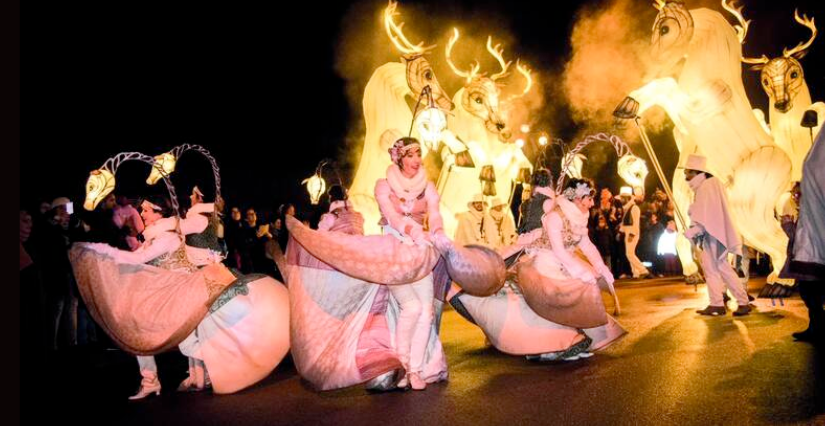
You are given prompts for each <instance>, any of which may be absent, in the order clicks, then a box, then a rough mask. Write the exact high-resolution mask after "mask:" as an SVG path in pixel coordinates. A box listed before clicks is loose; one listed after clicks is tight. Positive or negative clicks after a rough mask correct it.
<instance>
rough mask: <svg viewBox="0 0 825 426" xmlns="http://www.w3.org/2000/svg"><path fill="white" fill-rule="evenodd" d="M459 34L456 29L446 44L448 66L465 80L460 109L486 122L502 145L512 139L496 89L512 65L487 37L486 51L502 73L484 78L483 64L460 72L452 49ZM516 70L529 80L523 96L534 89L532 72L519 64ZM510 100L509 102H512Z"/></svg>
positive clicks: (502, 51)
mask: <svg viewBox="0 0 825 426" xmlns="http://www.w3.org/2000/svg"><path fill="white" fill-rule="evenodd" d="M458 37H459V33H458V29H457V28H453V35H452V37H450V41H449V43H447V50H446V54H447V64H448V65H449V66H450V68H451V69H452V70H453V72H454V73H455V74H456V75H458V76H459V77H462V78H464V79H465V81H466V82H465V84H464V94H463V96H462V98H461V106H462V107H464V109H465V110H467V112H469V113H470V114H472V115H474V116H476V117H478V119H480V120H482V121H483V122H484V126H485V127H486V128H487V130H488V131H489V132H491V133H494V134H497V135H498V137H499V139H500V140H501V141H502V142H507V140H509V139H510V136H512V132H511V131H510V129H509V128H508V127H507V121H506V118H505V114H504V112H503V105H502V104H503V103H504V100H502V99H500V97H501V92H500V90H499V87H498V86H497V84H496V82H497V80H499V79H501V78H503V77H505V76H506V75H507V70H508V68H509V67H510V64H511V63H512V62H506V61H505V60H504V57H503V56H502V55H503V53H504V49H503V48H502V47H501V45H500V44H496V45H495V46H493V40H492V37H487V51H488V52H490V54H491V55H493V57H494V58H496V60H497V61H498V63H499V65H500V66H501V71H499V72H497V73H495V74H493V75H491V76H490V77H485V76H483V75H482V74H479V70H480V69H481V65H479V63H478V61H475V62H474V63H473V64H472V65H471V66H470V69H468V70H461V69H460V68H458V67H457V66H456V65H455V63H453V60H452V58H451V54H452V50H453V46H455V43H456V41H458ZM516 69H517V70H518V72H519V74H521V75H522V76H523V77H524V78H525V79H526V80H527V86H526V88H525V89H524V91H523V92H522V93H521V94H520V95H518V96H523V95H524V94H526V93H527V92H528V91H529V90H530V87H531V86H532V78H531V77H530V70H529V69H527V67H525V66H522V65H521V64H520V63H519V64H517V65H516ZM510 100H512V98H511V99H507V101H510Z"/></svg>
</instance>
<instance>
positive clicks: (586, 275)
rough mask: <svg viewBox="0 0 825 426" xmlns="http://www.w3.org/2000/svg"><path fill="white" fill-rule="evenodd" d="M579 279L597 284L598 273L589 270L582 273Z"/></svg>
mask: <svg viewBox="0 0 825 426" xmlns="http://www.w3.org/2000/svg"><path fill="white" fill-rule="evenodd" d="M579 279H580V280H582V281H584V282H586V283H588V284H596V275H595V274H593V273H592V272H590V271H587V270H586V271H584V272H582V273H581V275H580V276H579Z"/></svg>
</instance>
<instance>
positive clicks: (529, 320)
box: [450, 250, 627, 355]
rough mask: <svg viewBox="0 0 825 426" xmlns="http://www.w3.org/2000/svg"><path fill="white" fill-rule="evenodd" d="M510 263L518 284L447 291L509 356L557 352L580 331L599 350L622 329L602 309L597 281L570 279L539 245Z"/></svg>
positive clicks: (571, 343) (576, 339)
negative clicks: (485, 292) (489, 290)
mask: <svg viewBox="0 0 825 426" xmlns="http://www.w3.org/2000/svg"><path fill="white" fill-rule="evenodd" d="M513 268H514V275H515V276H517V277H518V279H519V282H518V284H515V283H513V281H510V282H508V285H505V286H504V287H503V288H502V290H501V291H499V292H498V293H496V294H494V295H492V296H488V297H475V296H471V295H469V294H466V293H463V292H459V289H458V287H454V289H453V291H451V294H450V295H451V296H452V297H454V298H457V301H456V300H452V303H453V305H454V306H455V307H456V308H457V309H458V310H459V311H460V312H461V313H464V314H466V316H468V317H469V318H468V319H470V320H471V321H473V322H475V323H476V324H477V325H478V326H479V327H480V328H481V329H482V331H483V332H484V334H485V335H486V336H487V339H488V340H489V341H490V343H492V344H493V346H495V347H496V348H497V349H498V350H500V351H502V352H505V353H508V354H513V355H530V354H541V353H548V352H559V351H564V350H567V349H569V348H570V347H572V346H574V345H576V344H577V343H579V342H581V341H582V340H583V339H584V338H585V336H587V337H589V338H590V339H591V340H592V342H591V344H590V346H589V350H599V349H603V348H605V347H607V346H608V345H610V344H611V343H613V342H615V341H616V340H618V339H619V338H621V337H622V336H624V335H625V334H626V333H627V332H626V331H625V329H624V328H623V327H622V326H621V324H619V323H618V321H616V319H615V318H613V317H612V316H610V315H608V314H607V313H606V312H605V309H604V304H603V302H602V299H601V294H600V290H599V288H598V286H596V285H593V284H589V283H584V282H581V281H579V280H575V279H571V278H570V277H569V276H567V275H566V274H565V273H564V271H563V270H561V269H560V268H559V264H558V262H557V261H556V260H555V259H554V258H553V256H552V253H551V252H549V251H546V250H541V251H539V253H538V254H536V255H535V256H534V257H532V256H528V257H526V258H525V260H524V261H523V262H520V263H519V264H517V265H516V266H514V267H513ZM528 299H529V300H528ZM456 302H458V303H456ZM528 302H529V303H528ZM462 311H463V312H462Z"/></svg>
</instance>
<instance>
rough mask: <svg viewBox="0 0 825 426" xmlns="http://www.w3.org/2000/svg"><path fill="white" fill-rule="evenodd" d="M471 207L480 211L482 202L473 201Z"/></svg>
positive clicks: (482, 207)
mask: <svg viewBox="0 0 825 426" xmlns="http://www.w3.org/2000/svg"><path fill="white" fill-rule="evenodd" d="M473 208H474V209H476V211H479V212H480V211H482V210H484V204H483V203H479V202H475V203H473Z"/></svg>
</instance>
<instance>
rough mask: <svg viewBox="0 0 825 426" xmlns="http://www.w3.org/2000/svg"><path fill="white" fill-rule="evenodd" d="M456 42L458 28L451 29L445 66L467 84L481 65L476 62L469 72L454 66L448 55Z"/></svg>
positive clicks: (476, 73)
mask: <svg viewBox="0 0 825 426" xmlns="http://www.w3.org/2000/svg"><path fill="white" fill-rule="evenodd" d="M456 41H458V28H453V35H452V37H450V41H449V42H448V43H447V64H448V65H449V66H450V69H452V70H453V72H454V73H456V75H458V76H459V77H463V78H465V79H467V82H468V83H469V82H470V81H471V80H472V79H473V78H475V76H476V75H478V71H479V70H480V69H481V65H480V64H479V63H478V61H476V62H475V63H474V64H473V65H472V66H471V67H470V70H469V71H462V70H460V69H459V68H458V67H456V66H455V64H454V63H453V60H452V58H451V57H450V54H451V53H452V50H453V46H454V45H455V42H456Z"/></svg>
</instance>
